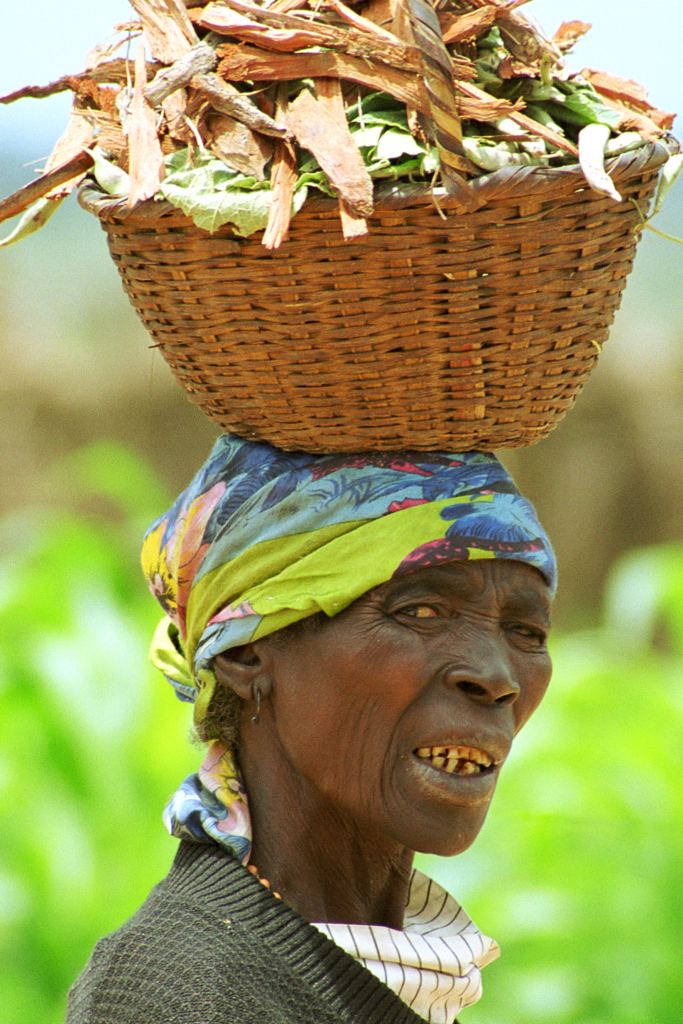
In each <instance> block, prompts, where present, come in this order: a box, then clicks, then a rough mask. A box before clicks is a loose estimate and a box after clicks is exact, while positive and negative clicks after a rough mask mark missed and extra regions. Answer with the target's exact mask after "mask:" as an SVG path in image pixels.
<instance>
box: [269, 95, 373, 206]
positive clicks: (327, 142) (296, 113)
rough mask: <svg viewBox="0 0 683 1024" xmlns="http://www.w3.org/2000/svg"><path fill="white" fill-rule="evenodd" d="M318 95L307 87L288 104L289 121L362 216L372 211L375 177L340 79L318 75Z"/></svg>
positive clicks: (328, 176)
mask: <svg viewBox="0 0 683 1024" xmlns="http://www.w3.org/2000/svg"><path fill="white" fill-rule="evenodd" d="M315 88H316V95H315V96H313V94H312V93H311V92H310V91H309V90H308V89H303V90H302V91H301V92H300V93H299V95H298V96H297V98H296V99H295V100H294V101H293V102H291V103H290V104H289V107H288V108H287V125H288V127H289V128H290V130H291V131H292V132H293V134H294V135H295V137H296V140H297V142H298V143H299V145H300V146H302V147H303V148H304V149H307V150H308V151H309V152H310V153H312V154H313V156H314V157H315V158H316V160H317V161H318V164H319V165H320V167H321V168H322V169H323V171H324V172H325V174H326V175H327V178H328V180H329V182H330V185H331V186H332V188H333V189H334V190H335V192H338V193H339V195H340V196H341V197H342V199H344V200H345V201H346V202H347V203H348V205H349V206H350V207H351V209H352V210H353V211H354V212H355V213H357V214H358V215H359V216H361V217H363V216H368V215H369V214H371V213H372V193H373V189H372V181H371V180H370V175H369V174H368V172H367V170H366V168H365V163H364V161H363V157H362V155H361V152H360V150H359V149H358V146H357V145H356V143H355V142H354V140H353V137H352V136H351V132H350V131H349V126H348V123H347V120H346V115H345V112H344V103H343V100H342V95H341V88H340V86H339V82H338V81H337V80H336V79H332V78H323V79H319V80H318V79H316V81H315Z"/></svg>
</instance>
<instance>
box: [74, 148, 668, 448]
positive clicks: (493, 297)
mask: <svg viewBox="0 0 683 1024" xmlns="http://www.w3.org/2000/svg"><path fill="white" fill-rule="evenodd" d="M668 155H669V150H668V149H667V147H666V146H665V145H663V144H655V145H652V146H648V147H645V148H642V149H641V150H638V151H636V152H634V153H630V154H627V155H625V156H622V157H620V158H618V159H617V160H614V161H613V162H612V163H611V164H610V165H609V168H608V169H609V170H610V173H611V176H612V178H613V180H614V181H615V183H616V186H617V188H618V189H619V190H620V192H621V194H622V197H623V202H621V203H615V202H614V201H613V200H611V199H607V198H603V197H602V196H599V195H597V194H596V193H594V192H592V191H590V190H589V189H588V188H587V187H586V184H585V181H584V179H583V177H582V175H581V173H580V171H579V169H578V168H577V167H563V168H557V169H546V168H543V169H538V168H518V169H516V170H514V171H511V172H510V171H508V172H498V173H496V174H493V175H488V176H486V177H483V178H480V179H478V180H477V181H475V182H474V187H475V189H476V190H477V193H478V197H479V199H480V200H481V202H482V205H481V206H480V208H479V209H477V210H476V211H474V212H469V213H461V212H455V211H454V210H452V209H451V210H450V211H449V203H448V201H447V200H445V199H440V200H439V205H440V206H441V207H442V209H443V210H444V211H446V212H447V213H448V216H447V217H446V218H445V219H444V218H443V217H442V216H441V215H440V214H439V211H438V210H437V208H436V206H435V204H434V202H433V201H432V196H431V192H430V191H429V190H425V189H415V188H413V189H408V190H405V189H404V190H399V189H394V190H393V191H392V192H391V193H390V194H388V195H385V196H384V197H381V198H379V200H378V201H377V202H376V208H375V213H374V215H373V216H372V217H371V218H370V223H369V227H370V232H369V234H368V235H367V236H366V237H365V238H364V239H362V240H360V241H355V242H348V243H345V242H343V240H342V238H341V233H340V227H339V218H338V207H337V204H336V202H335V201H333V200H326V199H321V200H310V199H309V200H308V201H307V202H306V203H305V205H304V207H303V209H302V211H301V212H300V213H298V214H297V215H296V217H295V218H294V219H293V221H292V225H291V230H290V236H289V239H288V241H287V242H285V243H284V244H283V246H282V247H281V248H280V249H279V250H275V251H268V250H266V249H264V248H263V247H262V245H261V244H260V234H259V236H252V237H250V238H246V239H242V238H237V237H236V236H234V235H233V234H232V232H231V230H230V229H229V227H224V228H221V229H219V230H218V231H217V232H216V233H215V234H213V235H210V234H208V233H207V232H205V231H202V230H200V229H199V228H197V227H195V226H194V224H193V223H192V221H190V220H189V219H188V218H187V217H185V216H184V215H182V214H181V213H180V212H179V211H177V210H175V209H174V208H172V207H170V206H169V205H168V204H165V203H159V202H154V201H148V202H146V203H142V204H140V205H138V206H137V207H134V208H133V209H132V210H130V209H128V208H126V207H125V205H124V204H123V203H122V201H120V200H119V201H116V200H112V199H110V198H109V197H105V196H103V195H102V193H101V192H99V191H97V190H96V188H95V187H94V186H92V185H85V186H84V187H83V188H82V190H81V195H80V201H81V204H82V205H83V206H84V207H85V208H86V209H88V210H90V211H91V212H93V213H95V214H97V215H98V216H99V217H100V219H101V221H102V224H103V227H104V229H105V230H106V232H107V234H108V238H109V247H110V250H111V254H112V256H113V258H114V261H115V262H116V264H117V266H118V269H119V271H120V273H121V276H122V278H123V283H124V287H125V289H126V291H127V293H128V295H129V296H130V299H131V301H132V303H133V305H134V306H135V308H136V309H137V311H138V313H139V315H140V317H141V319H142V321H143V322H144V324H145V325H146V326H147V328H148V329H149V331H150V333H151V334H152V337H153V338H154V340H155V342H156V344H157V345H158V347H159V348H160V349H161V352H162V353H163V356H164V358H165V359H166V361H167V362H168V363H169V365H170V366H171V369H172V370H173V373H174V374H175V375H176V377H177V379H178V380H179V382H180V383H181V384H182V386H183V387H184V388H185V389H186V391H187V392H189V395H190V398H191V400H192V401H193V402H196V403H197V404H198V405H200V406H201V408H202V409H203V410H204V412H205V413H206V414H207V415H208V416H209V417H210V418H211V419H212V420H214V421H215V422H216V423H218V424H219V425H220V426H221V427H222V428H223V429H225V430H229V431H231V432H233V433H236V434H238V435H241V436H242V437H246V438H255V439H256V438H257V439H261V440H265V441H269V442H270V443H271V444H274V445H276V446H278V447H280V448H284V449H303V450H307V451H312V452H338V451H339V452H341V451H354V450H363V449H401V448H404V449H415V450H423V451H429V450H437V449H447V450H451V451H458V450H460V451H464V450H469V449H481V450H492V449H496V448H504V447H519V446H524V445H529V444H533V443H534V442H536V441H538V440H539V439H540V438H542V437H544V436H545V435H546V434H548V433H549V431H550V430H551V429H552V428H553V427H554V426H555V425H556V423H557V422H558V421H559V420H560V419H561V418H562V416H564V414H565V413H566V412H567V411H568V410H569V409H570V408H571V406H572V405H573V403H574V401H575V399H576V397H577V395H578V393H579V391H580V390H581V388H582V386H583V385H584V383H585V382H586V380H587V378H588V376H589V374H590V372H591V370H592V368H593V366H594V364H595V362H596V360H597V358H598V355H599V350H600V347H601V345H602V344H603V342H604V341H605V339H606V338H607V334H608V329H609V326H610V324H611V323H612V320H613V317H614V313H615V310H616V309H617V307H618V305H619V302H620V299H621V294H622V291H623V288H624V285H625V282H626V277H627V275H628V273H629V271H630V270H631V267H632V263H633V257H634V253H635V246H636V242H637V238H638V232H637V231H635V230H634V229H635V228H637V225H638V223H639V214H638V211H637V210H636V208H635V205H634V203H633V202H631V200H632V199H634V200H635V201H636V202H637V203H638V205H639V207H640V209H641V210H642V211H643V212H646V211H647V208H648V203H649V200H650V198H651V196H652V193H653V190H654V187H655V184H656V178H657V171H658V168H659V167H660V165H661V164H662V163H663V161H664V160H665V159H666V158H667V156H668Z"/></svg>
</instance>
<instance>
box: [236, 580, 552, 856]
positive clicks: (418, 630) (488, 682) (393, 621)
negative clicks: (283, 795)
mask: <svg viewBox="0 0 683 1024" xmlns="http://www.w3.org/2000/svg"><path fill="white" fill-rule="evenodd" d="M549 604H550V594H549V589H548V587H547V585H546V583H545V582H544V580H543V578H542V577H541V575H540V574H539V573H538V572H537V571H536V570H535V569H533V568H532V567H530V566H527V565H524V564H523V563H520V562H513V561H504V560H499V561H493V560H491V561H488V560H486V561H473V562H464V563H463V562H454V563H449V564H447V565H443V566H439V567H434V568H430V569H423V570H420V571H417V572H415V573H412V574H410V575H406V576H403V577H400V578H398V579H395V580H390V581H389V582H388V583H385V584H383V585H382V586H381V587H378V588H377V589H376V590H373V591H370V592H369V593H368V594H365V595H364V596H363V597H361V598H360V599H359V600H358V601H356V602H355V603H354V604H353V605H351V606H350V607H349V608H348V609H346V611H344V612H342V613H341V614H340V615H338V616H336V617H335V618H333V619H330V620H328V621H326V622H325V623H324V624H323V625H322V626H321V627H320V629H318V630H316V631H312V632H310V633H307V634H304V635H303V636H301V637H298V638H296V639H295V640H293V641H292V642H290V643H286V644H278V643H277V642H276V641H272V642H271V641H269V640H268V638H265V639H264V640H261V641H258V642H257V643H256V644H255V645H254V646H255V648H257V649H260V654H261V657H262V658H263V657H265V658H266V659H268V660H269V664H270V671H271V673H272V680H273V689H272V693H271V695H270V702H269V703H270V708H269V714H268V719H269V727H270V728H271V729H272V730H274V732H275V733H276V736H274V737H273V738H274V739H276V742H277V744H278V746H279V747H280V749H281V756H282V757H283V758H284V759H285V761H286V770H287V772H293V773H294V775H295V777H297V778H298V779H299V780H300V782H301V784H302V785H303V786H304V788H308V787H313V790H314V791H315V794H316V797H317V798H320V799H321V800H322V801H323V802H328V801H329V802H331V804H332V805H333V806H334V808H335V810H336V811H337V812H338V813H339V814H340V815H341V816H342V818H344V817H346V818H350V819H351V820H352V821H353V823H354V825H356V826H361V827H362V828H363V829H364V830H365V831H368V830H369V832H370V834H378V835H382V836H384V837H386V838H389V839H393V840H394V841H396V842H398V843H400V844H401V845H403V846H405V847H408V848H409V849H411V850H420V851H423V852H428V853H437V854H441V855H444V856H451V855H453V854H456V853H460V852H462V851H463V850H465V849H466V848H467V847H468V846H469V845H470V844H471V843H472V842H473V840H474V839H475V837H476V835H477V833H478V832H479V830H480V828H481V826H482V824H483V822H484V819H485V817H486V813H487V810H488V806H489V803H490V801H491V797H492V796H493V791H494V789H495V786H496V782H497V780H498V774H499V771H500V768H501V766H502V764H503V762H504V761H505V759H506V757H507V755H508V753H509V751H510V746H511V744H512V740H513V737H514V736H515V734H516V733H517V732H518V731H519V729H521V727H522V726H523V725H524V723H525V722H526V721H527V719H528V718H529V716H530V715H531V714H532V712H533V711H535V709H536V708H537V707H538V705H539V703H540V701H541V699H542V697H543V695H544V693H545V691H546V688H547V686H548V682H549V680H550V674H551V663H550V657H549V655H548V651H547V648H546V638H547V632H548V627H549ZM256 728H259V729H261V728H262V726H261V725H259V726H257V727H256Z"/></svg>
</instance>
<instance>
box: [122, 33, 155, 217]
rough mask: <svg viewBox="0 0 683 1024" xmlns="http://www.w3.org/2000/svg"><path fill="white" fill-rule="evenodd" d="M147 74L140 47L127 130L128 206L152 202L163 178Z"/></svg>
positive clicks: (142, 46)
mask: <svg viewBox="0 0 683 1024" xmlns="http://www.w3.org/2000/svg"><path fill="white" fill-rule="evenodd" d="M146 85H147V71H146V66H145V47H144V44H143V43H141V44H140V47H139V49H138V54H137V58H136V60H135V91H134V93H133V106H132V110H131V118H130V125H129V128H128V142H129V150H130V171H129V173H130V194H129V196H128V199H127V205H128V206H134V205H135V204H136V203H138V202H142V201H143V200H144V199H151V198H152V196H154V195H156V193H157V192H158V190H159V185H160V184H161V182H162V181H163V178H164V157H163V154H162V152H161V144H160V142H159V137H158V135H157V117H156V114H155V113H154V111H153V110H152V108H151V107H150V105H149V103H148V102H147V100H146V99H145V86H146Z"/></svg>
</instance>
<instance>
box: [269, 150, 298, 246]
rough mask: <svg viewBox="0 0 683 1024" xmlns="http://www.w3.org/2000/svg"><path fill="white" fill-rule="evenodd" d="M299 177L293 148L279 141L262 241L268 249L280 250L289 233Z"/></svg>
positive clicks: (275, 151) (274, 160)
mask: <svg viewBox="0 0 683 1024" xmlns="http://www.w3.org/2000/svg"><path fill="white" fill-rule="evenodd" d="M298 177H299V172H298V170H297V166H296V157H295V156H294V153H293V151H292V149H291V147H290V146H289V145H288V144H287V143H286V142H280V141H279V140H277V141H276V142H275V144H274V153H273V166H272V169H271V173H270V188H271V192H272V199H271V203H270V213H269V215H268V223H267V225H266V230H265V231H264V232H263V238H262V240H261V244H262V245H263V246H265V248H266V249H278V248H279V247H280V245H281V244H282V243H283V242H284V240H285V239H286V237H287V235H288V233H289V224H290V221H291V219H292V199H293V198H294V190H295V188H296V183H297V180H298Z"/></svg>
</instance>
